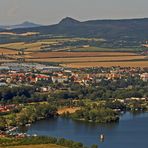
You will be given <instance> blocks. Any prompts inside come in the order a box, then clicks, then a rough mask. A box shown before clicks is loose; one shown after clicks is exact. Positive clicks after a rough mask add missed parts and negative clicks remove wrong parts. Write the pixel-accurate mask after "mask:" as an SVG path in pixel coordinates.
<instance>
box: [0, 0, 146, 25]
mask: <svg viewBox="0 0 148 148" xmlns="http://www.w3.org/2000/svg"><path fill="white" fill-rule="evenodd" d="M67 16H69V17H73V18H75V19H78V20H81V21H83V20H90V19H110V18H112V19H116V18H138V17H148V0H0V24H1V25H2V24H17V23H21V22H24V21H32V22H35V23H41V24H53V23H57V22H59V21H60V20H61V19H62V18H64V17H67Z"/></svg>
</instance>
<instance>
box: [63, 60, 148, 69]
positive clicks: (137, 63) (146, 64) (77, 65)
mask: <svg viewBox="0 0 148 148" xmlns="http://www.w3.org/2000/svg"><path fill="white" fill-rule="evenodd" d="M61 65H62V66H64V67H71V68H85V67H112V66H120V67H141V68H144V67H148V61H132V62H127V61H125V62H91V63H90V62H85V63H81V62H80V63H70V64H61Z"/></svg>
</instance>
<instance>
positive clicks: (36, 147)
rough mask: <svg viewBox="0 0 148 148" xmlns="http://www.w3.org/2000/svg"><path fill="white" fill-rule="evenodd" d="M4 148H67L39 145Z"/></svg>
mask: <svg viewBox="0 0 148 148" xmlns="http://www.w3.org/2000/svg"><path fill="white" fill-rule="evenodd" d="M4 148H67V147H64V146H59V145H55V144H39V145H22V146H10V147H9V146H7V147H4Z"/></svg>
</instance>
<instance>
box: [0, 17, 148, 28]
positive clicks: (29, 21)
mask: <svg viewBox="0 0 148 148" xmlns="http://www.w3.org/2000/svg"><path fill="white" fill-rule="evenodd" d="M65 18H72V19H75V20H78V21H80V22H86V21H96V20H98V21H99V20H100V21H101V20H132V19H133V20H134V19H148V17H132V18H130V17H129V18H98V19H97V18H96V19H86V20H79V19H76V18H74V17H70V16H66V17H63V18H61V19H60V20H57V22H55V23H54V22H53V23H51V24H42V23H39V22H34V21H31V20H24V21H21V22H18V23H15V24H0V26H13V25H14V26H15V25H19V24H23V23H26V22H28V23H34V24H38V25H43V26H46V25H47V26H48V25H54V24H58V23H59V22H60V21H61V20H63V19H65Z"/></svg>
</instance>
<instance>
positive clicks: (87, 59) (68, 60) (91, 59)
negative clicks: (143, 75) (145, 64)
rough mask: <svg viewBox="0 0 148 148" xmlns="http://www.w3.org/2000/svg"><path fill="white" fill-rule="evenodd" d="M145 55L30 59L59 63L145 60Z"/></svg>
mask: <svg viewBox="0 0 148 148" xmlns="http://www.w3.org/2000/svg"><path fill="white" fill-rule="evenodd" d="M144 58H146V57H145V56H138V55H137V56H123V57H120V56H119V57H105V56H104V57H79V58H43V59H42V58H41V59H29V61H39V62H58V63H83V62H103V61H104V62H107V61H108V62H110V61H111V62H112V61H124V60H137V59H138V60H143V59H144Z"/></svg>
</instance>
